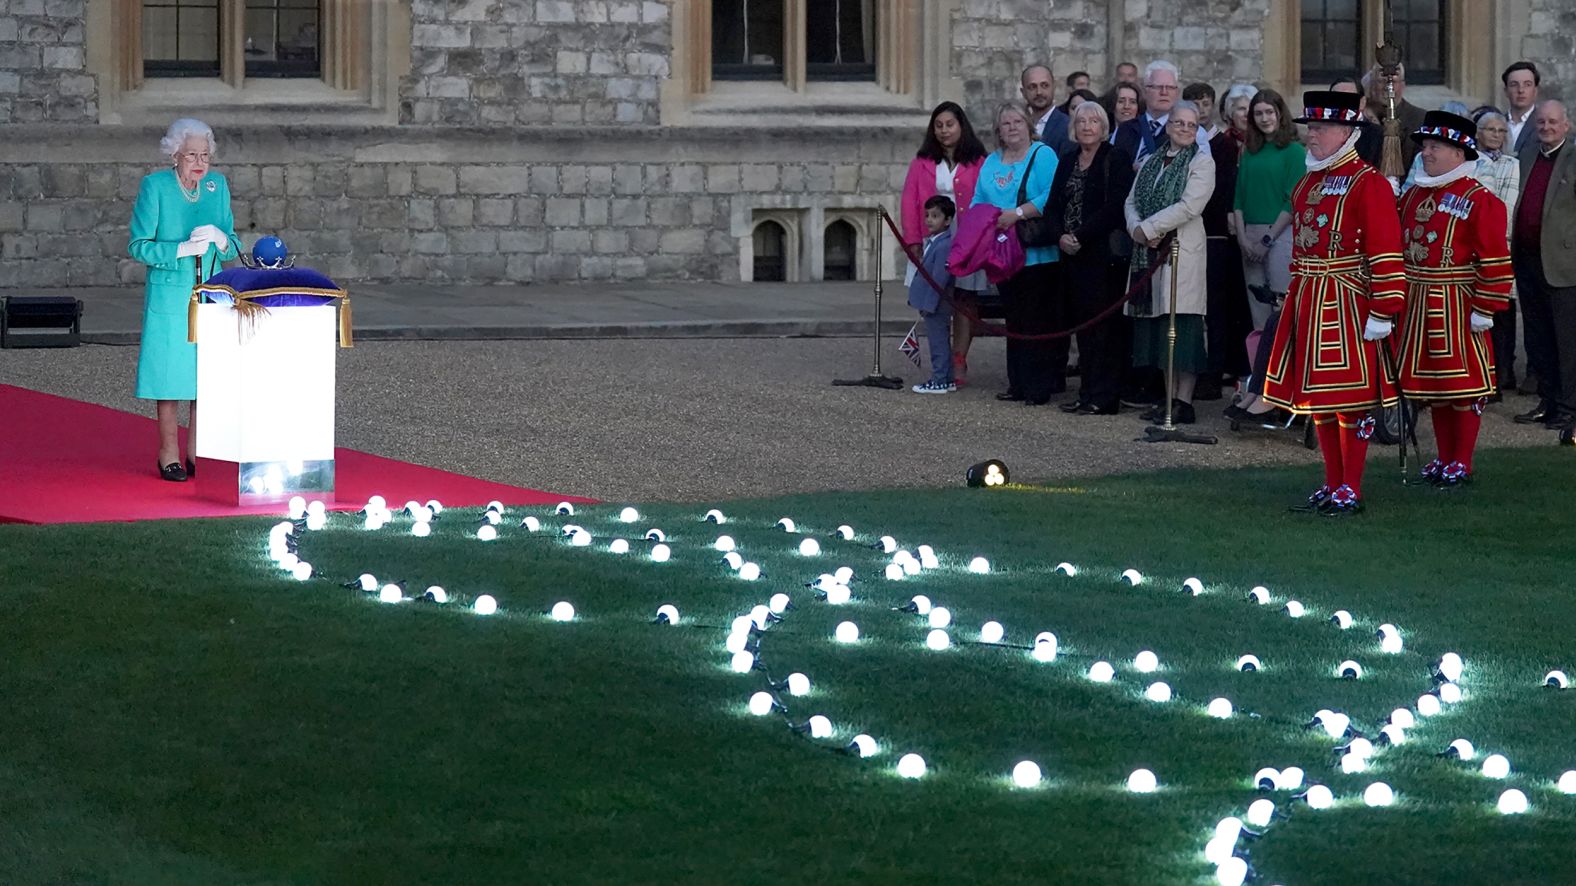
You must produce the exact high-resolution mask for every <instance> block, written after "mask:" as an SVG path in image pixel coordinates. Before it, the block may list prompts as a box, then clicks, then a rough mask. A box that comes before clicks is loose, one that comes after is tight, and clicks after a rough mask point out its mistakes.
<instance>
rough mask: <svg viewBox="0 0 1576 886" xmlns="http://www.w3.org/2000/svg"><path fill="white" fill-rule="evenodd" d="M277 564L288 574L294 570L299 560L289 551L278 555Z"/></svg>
mask: <svg viewBox="0 0 1576 886" xmlns="http://www.w3.org/2000/svg"><path fill="white" fill-rule="evenodd" d="M278 562H279V568H280V569H283V570H285V571H286V572H288V571H290V570H292V569H294V568H296V564H297V563H300V562H301V558H300V557H297V556H296V555H295V554H292V553H290V552H289V551H285V552H284V553H283V554H280V555H279V561H278Z"/></svg>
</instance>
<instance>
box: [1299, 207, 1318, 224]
mask: <svg viewBox="0 0 1576 886" xmlns="http://www.w3.org/2000/svg"><path fill="white" fill-rule="evenodd" d="M1315 214H1316V213H1315V211H1314V209H1313V208H1312V207H1309V208H1307V209H1304V210H1303V211H1302V223H1303V224H1305V225H1311V224H1313V219H1314V216H1315Z"/></svg>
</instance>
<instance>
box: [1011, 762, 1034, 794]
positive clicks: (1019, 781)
mask: <svg viewBox="0 0 1576 886" xmlns="http://www.w3.org/2000/svg"><path fill="white" fill-rule="evenodd" d="M1040 777H1041V776H1040V766H1039V764H1037V763H1035V762H1034V761H1032V760H1024V761H1023V762H1021V763H1019V764H1018V765H1016V766H1014V767H1012V783H1013V784H1015V785H1017V786H1018V787H1020V788H1033V787H1039V785H1040Z"/></svg>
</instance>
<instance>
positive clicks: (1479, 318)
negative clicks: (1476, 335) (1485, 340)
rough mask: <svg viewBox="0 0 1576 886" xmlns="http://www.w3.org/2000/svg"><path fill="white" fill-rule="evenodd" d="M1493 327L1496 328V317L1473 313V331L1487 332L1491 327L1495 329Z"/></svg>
mask: <svg viewBox="0 0 1576 886" xmlns="http://www.w3.org/2000/svg"><path fill="white" fill-rule="evenodd" d="M1493 328H1494V318H1493V317H1485V316H1483V315H1482V314H1473V315H1472V331H1473V332H1487V331H1489V330H1490V329H1493Z"/></svg>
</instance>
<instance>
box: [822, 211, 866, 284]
mask: <svg viewBox="0 0 1576 886" xmlns="http://www.w3.org/2000/svg"><path fill="white" fill-rule="evenodd" d="M858 243H859V234H858V232H857V231H855V230H854V226H853V225H851V224H849V223H848V222H846V221H843V220H842V219H838V220H837V221H834V222H832V223H831V224H829V225H827V226H826V236H825V239H824V240H823V241H822V253H821V254H822V265H821V268H822V270H821V279H823V280H853V279H856V278H855V273H856V270H857V267H858V265H857V263H856V261H855V259H856V258H857V256H856V252H857V250H858Z"/></svg>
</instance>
